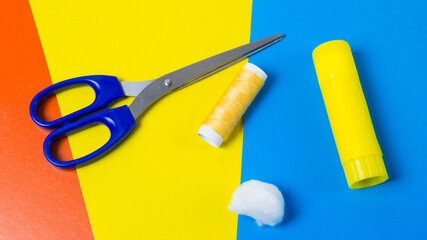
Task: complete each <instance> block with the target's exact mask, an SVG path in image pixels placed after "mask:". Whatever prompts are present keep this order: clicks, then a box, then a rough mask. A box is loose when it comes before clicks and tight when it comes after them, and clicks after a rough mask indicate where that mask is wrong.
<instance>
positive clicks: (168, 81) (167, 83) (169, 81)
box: [165, 78, 172, 87]
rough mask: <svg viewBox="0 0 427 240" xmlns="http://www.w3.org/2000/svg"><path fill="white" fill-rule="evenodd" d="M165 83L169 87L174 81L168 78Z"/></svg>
mask: <svg viewBox="0 0 427 240" xmlns="http://www.w3.org/2000/svg"><path fill="white" fill-rule="evenodd" d="M165 85H166V87H169V86H170V85H172V81H171V80H170V79H169V78H168V79H166V80H165Z"/></svg>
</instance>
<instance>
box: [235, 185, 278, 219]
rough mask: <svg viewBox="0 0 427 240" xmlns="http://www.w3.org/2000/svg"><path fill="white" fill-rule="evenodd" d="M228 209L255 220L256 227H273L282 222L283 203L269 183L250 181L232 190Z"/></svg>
mask: <svg viewBox="0 0 427 240" xmlns="http://www.w3.org/2000/svg"><path fill="white" fill-rule="evenodd" d="M228 209H229V210H230V211H232V212H234V213H237V214H242V215H246V216H249V217H252V218H254V219H255V220H256V223H257V224H258V226H260V227H261V226H264V225H269V226H275V225H277V224H279V223H280V222H281V221H282V220H283V216H284V213H285V212H284V209H285V201H284V199H283V195H282V193H281V192H280V190H279V189H278V188H277V187H276V186H274V185H273V184H270V183H265V182H261V181H257V180H250V181H247V182H244V183H242V185H240V186H239V187H237V188H236V190H234V193H233V197H232V198H231V203H230V205H229V206H228Z"/></svg>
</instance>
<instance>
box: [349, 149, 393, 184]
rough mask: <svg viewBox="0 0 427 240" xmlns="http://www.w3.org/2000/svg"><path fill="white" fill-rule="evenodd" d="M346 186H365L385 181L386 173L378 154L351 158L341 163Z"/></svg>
mask: <svg viewBox="0 0 427 240" xmlns="http://www.w3.org/2000/svg"><path fill="white" fill-rule="evenodd" d="M343 168H344V172H345V176H346V178H347V183H348V187H349V188H351V189H360V188H367V187H372V186H375V185H378V184H380V183H383V182H385V181H387V179H388V175H387V171H386V169H385V166H384V161H383V158H382V157H381V156H380V155H370V156H363V157H358V158H354V159H351V160H349V161H346V162H345V163H343Z"/></svg>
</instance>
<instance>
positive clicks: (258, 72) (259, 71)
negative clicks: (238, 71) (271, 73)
mask: <svg viewBox="0 0 427 240" xmlns="http://www.w3.org/2000/svg"><path fill="white" fill-rule="evenodd" d="M243 68H246V69H248V70H249V71H251V72H253V73H255V74H256V75H257V76H258V77H259V78H261V79H262V80H264V81H265V80H267V77H268V76H267V73H265V72H264V71H263V70H262V69H261V68H259V67H258V66H256V65H255V64H252V63H246V65H245V66H244V67H243Z"/></svg>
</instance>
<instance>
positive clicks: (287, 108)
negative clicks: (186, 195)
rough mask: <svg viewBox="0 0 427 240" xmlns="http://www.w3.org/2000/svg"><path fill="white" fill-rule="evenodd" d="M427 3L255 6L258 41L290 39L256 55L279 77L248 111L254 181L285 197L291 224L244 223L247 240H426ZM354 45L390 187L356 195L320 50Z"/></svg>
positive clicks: (248, 171)
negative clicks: (338, 140) (326, 91)
mask: <svg viewBox="0 0 427 240" xmlns="http://www.w3.org/2000/svg"><path fill="white" fill-rule="evenodd" d="M426 9H427V4H426V2H425V1H421V0H417V1H342V0H340V1H339V0H332V1H315V0H308V1H298V0H287V1H279V0H276V1H264V0H254V1H253V13H252V30H251V40H255V39H260V38H262V37H266V36H269V35H271V34H275V33H279V32H282V33H285V34H287V37H286V39H285V40H283V41H282V42H280V43H279V44H277V45H275V46H272V47H271V48H269V49H267V50H265V51H263V53H262V54H258V55H256V56H254V57H251V58H250V62H252V63H255V64H257V65H258V66H259V67H261V68H262V69H264V70H265V71H266V73H267V74H268V75H269V78H268V79H267V81H266V85H265V86H264V88H263V89H262V90H261V92H260V94H259V96H258V97H257V98H256V99H255V101H254V102H253V104H252V105H251V107H250V108H249V109H248V111H247V113H246V115H245V130H244V141H243V165H242V182H244V181H247V180H250V179H257V180H262V181H266V182H270V183H273V184H275V185H277V186H278V187H279V188H280V189H281V190H282V191H283V194H284V197H285V201H286V216H285V220H284V223H282V224H281V225H279V226H278V227H274V228H259V227H257V226H256V224H255V223H254V222H253V220H252V219H250V218H248V217H242V216H240V217H239V223H238V234H237V239H366V240H367V239H425V238H426V236H427V227H426V226H427V216H426V215H427V206H426V199H427V180H426V178H425V176H426V171H427V154H426V152H427V151H426V149H427V137H426V136H427V121H426V118H427V74H426V69H427V64H426V63H427V61H426V57H427V46H426V43H427V30H426V29H427V28H426V26H427V17H426V13H425V12H426ZM335 39H343V40H346V41H347V42H348V43H349V44H350V47H351V48H352V51H353V55H354V58H355V62H356V66H357V69H358V71H359V76H360V81H361V84H362V87H363V90H364V93H365V97H366V101H367V104H368V107H369V110H370V113H371V117H372V121H373V125H374V128H375V131H376V134H377V138H378V141H379V144H380V146H381V148H382V151H383V154H384V156H383V158H384V162H385V164H386V167H387V171H388V174H389V177H390V179H389V180H388V181H387V182H385V183H384V184H381V185H378V186H375V187H371V188H366V189H361V190H351V189H349V188H348V187H347V182H346V179H345V175H344V171H343V170H342V167H341V163H340V160H339V156H338V152H337V149H336V146H335V142H334V138H333V135H332V131H331V128H330V125H329V121H328V116H327V113H326V109H325V106H324V103H323V99H322V95H321V92H320V88H319V85H318V82H317V77H316V73H315V69H314V66H313V61H312V57H311V53H312V51H313V49H314V48H315V47H316V46H318V45H319V44H321V43H323V42H326V41H330V40H335Z"/></svg>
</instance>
